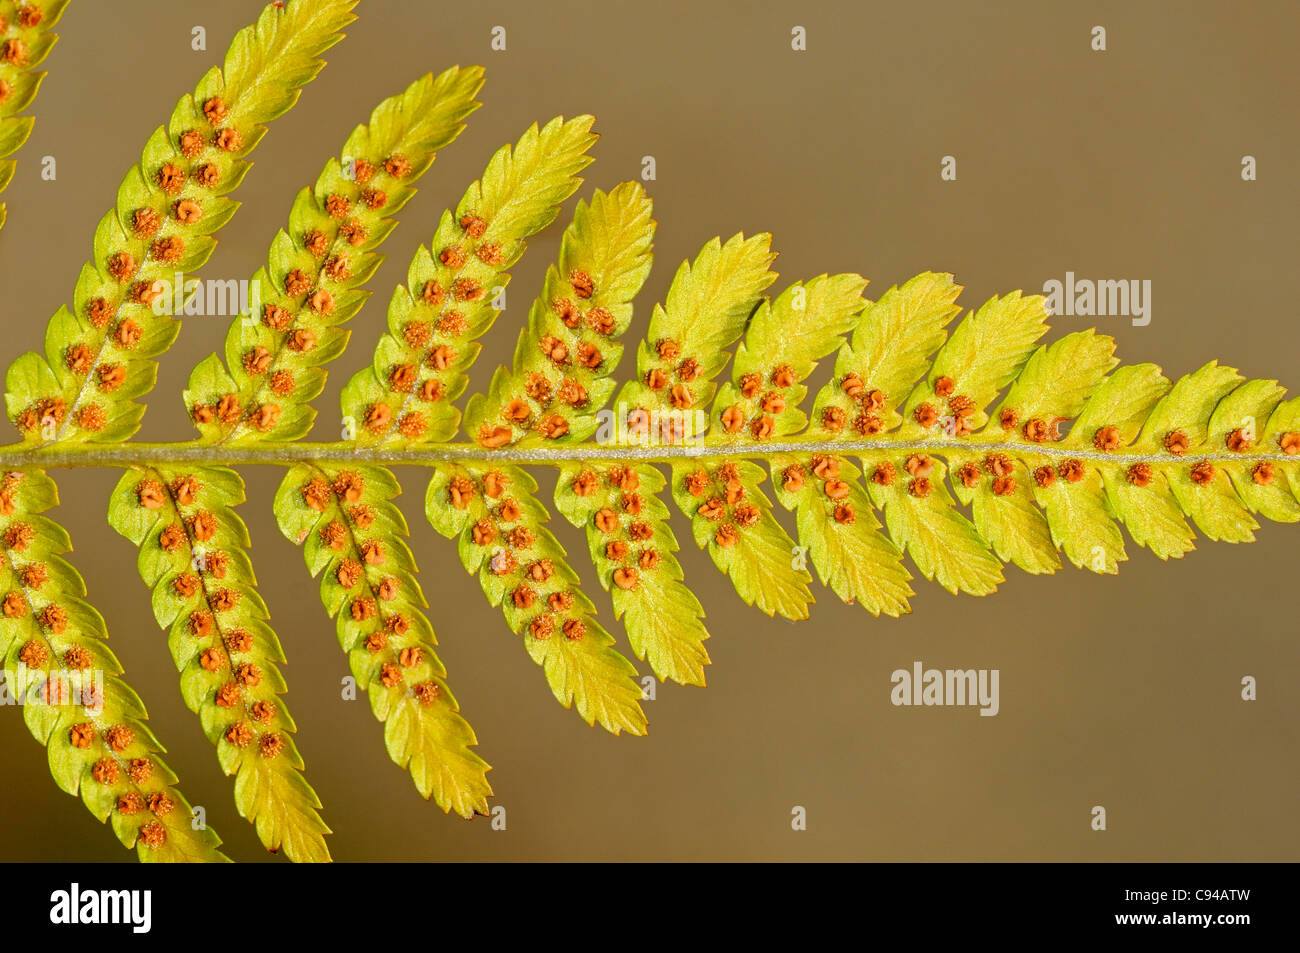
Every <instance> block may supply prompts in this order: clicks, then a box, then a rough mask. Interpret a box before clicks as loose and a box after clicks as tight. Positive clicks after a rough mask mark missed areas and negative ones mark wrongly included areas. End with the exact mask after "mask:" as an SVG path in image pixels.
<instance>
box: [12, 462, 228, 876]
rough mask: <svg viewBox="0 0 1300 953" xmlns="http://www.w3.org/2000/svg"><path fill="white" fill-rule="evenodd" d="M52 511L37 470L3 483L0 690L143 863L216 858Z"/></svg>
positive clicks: (64, 784) (60, 771)
mask: <svg viewBox="0 0 1300 953" xmlns="http://www.w3.org/2000/svg"><path fill="white" fill-rule="evenodd" d="M57 504H58V491H57V490H56V488H55V486H54V481H53V480H51V479H50V478H49V477H48V476H47V475H46V474H45V473H44V472H43V471H41V470H28V471H25V472H12V473H9V474H7V475H6V476H5V477H4V479H3V481H0V544H2V545H3V556H4V558H3V559H2V560H0V586H2V587H3V589H4V593H5V594H4V596H3V602H2V604H0V609H2V611H3V619H0V652H3V654H4V677H5V681H4V691H5V692H6V693H7V694H8V695H9V696H10V703H15V702H17V703H20V704H22V705H23V717H24V720H25V721H26V722H27V727H28V728H29V729H30V730H31V732H32V734H33V735H34V736H35V738H36V740H38V741H39V742H41V744H43V745H45V746H46V747H47V748H48V749H49V763H50V773H51V774H52V775H53V776H54V780H55V782H56V783H57V784H58V785H59V787H60V788H62V789H63V790H64V791H66V792H67V793H68V794H72V795H80V796H81V799H82V801H83V802H84V803H85V805H86V807H87V809H88V810H89V811H90V812H91V813H92V814H94V815H95V817H97V818H98V819H99V820H100V821H104V822H107V821H111V822H112V826H113V831H114V833H115V834H116V835H117V837H118V839H119V840H120V841H121V842H122V843H123V844H124V845H125V846H127V847H135V849H136V853H137V855H138V856H139V858H140V859H141V860H144V861H177V860H192V861H224V860H226V859H227V858H226V857H225V856H224V855H223V854H222V853H221V852H220V851H219V850H218V849H217V848H218V846H219V845H220V844H221V839H220V838H219V837H217V835H216V834H215V833H214V832H212V831H211V830H208V829H207V828H206V826H200V829H198V830H195V829H194V826H193V825H192V817H191V808H190V804H189V802H188V801H187V800H186V799H185V797H184V796H183V795H182V794H181V793H180V792H179V791H178V790H177V789H176V787H175V784H176V776H175V775H174V774H173V773H172V771H171V769H170V768H168V767H167V765H166V764H165V763H164V762H163V760H162V758H161V757H160V755H161V754H162V752H163V748H162V746H161V745H160V744H159V743H158V741H157V739H156V738H154V736H153V733H152V732H151V731H150V730H149V728H148V726H147V725H146V724H145V720H146V719H147V718H148V715H147V713H146V712H145V708H144V703H143V702H142V701H141V700H140V697H139V696H138V695H137V694H136V693H135V692H134V691H132V690H131V688H130V687H128V686H127V685H126V683H125V682H123V681H122V680H121V678H119V675H120V674H121V672H122V667H121V665H120V664H119V663H118V661H117V658H116V657H115V656H114V654H113V652H112V651H111V650H110V649H109V647H108V646H107V645H106V644H105V639H106V638H107V632H106V631H105V626H104V620H103V617H102V616H100V614H99V613H98V612H96V611H95V609H94V608H93V607H91V606H90V604H89V603H87V602H86V601H85V600H84V599H83V597H84V596H85V594H86V586H85V583H84V582H83V580H82V578H81V576H80V574H79V573H78V572H77V571H76V570H75V569H74V568H73V567H72V565H71V564H70V563H68V562H67V560H66V559H64V554H65V553H67V552H68V550H70V549H71V548H72V543H71V541H70V540H69V539H68V534H67V533H66V532H65V531H64V530H63V528H62V527H60V526H59V525H58V524H57V523H55V522H54V521H53V520H50V519H49V518H48V517H45V516H43V515H41V514H43V513H44V512H45V511H46V510H48V509H50V508H51V507H53V506H56V505H57Z"/></svg>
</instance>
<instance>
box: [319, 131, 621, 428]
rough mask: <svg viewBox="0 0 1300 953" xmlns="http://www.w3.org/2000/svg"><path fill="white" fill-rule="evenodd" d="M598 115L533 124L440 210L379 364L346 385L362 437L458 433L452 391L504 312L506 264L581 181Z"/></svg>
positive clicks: (461, 386) (398, 302)
mask: <svg viewBox="0 0 1300 953" xmlns="http://www.w3.org/2000/svg"><path fill="white" fill-rule="evenodd" d="M592 121H593V120H592V117H591V116H578V117H576V118H574V119H570V120H569V121H568V122H565V121H564V119H563V118H561V117H556V118H555V119H552V120H551V121H550V122H548V123H547V124H546V125H545V126H544V127H543V128H542V129H540V130H539V129H538V128H537V125H536V124H534V125H532V126H531V127H529V129H528V130H527V131H526V132H525V133H524V134H523V136H522V137H521V138H520V139H519V141H518V143H516V144H515V146H514V148H513V149H512V148H511V147H510V146H503V147H502V148H501V149H499V150H498V151H497V153H496V154H495V155H494V156H493V157H492V160H491V161H490V162H489V163H488V167H487V169H486V170H485V171H484V173H483V177H482V178H481V179H479V180H478V181H477V182H474V183H473V184H472V185H471V186H470V187H469V188H468V189H467V190H466V191H465V194H464V196H463V197H462V198H461V200H460V202H459V203H458V204H457V206H456V208H455V209H454V210H453V209H447V210H446V211H445V212H443V215H442V219H441V221H440V222H439V224H438V230H437V232H436V233H435V234H434V236H433V240H432V241H431V242H430V244H429V247H428V248H426V247H425V246H423V245H421V246H420V248H419V249H418V250H417V251H416V253H415V256H414V257H413V258H412V259H411V264H410V267H409V269H408V271H407V283H406V285H405V286H404V287H399V288H397V289H396V290H395V291H394V292H393V296H392V299H391V300H390V302H389V305H388V332H387V333H386V334H384V336H383V337H382V338H381V339H380V342H379V346H378V347H377V348H376V349H375V357H374V362H373V365H372V366H371V367H367V368H364V369H362V370H360V371H358V372H357V373H356V374H355V375H354V376H353V377H352V379H351V380H350V381H349V382H348V385H347V387H346V388H344V391H343V397H342V407H343V419H344V420H345V421H349V422H350V423H351V430H352V431H353V433H354V434H355V439H356V440H357V442H358V443H359V444H361V445H362V446H376V445H378V446H408V445H412V444H419V443H422V442H429V441H438V440H447V439H449V438H451V437H452V436H454V435H455V433H456V428H457V425H458V424H459V423H460V411H459V410H458V409H457V408H456V406H455V403H454V401H455V400H456V398H458V397H459V396H460V395H461V394H462V393H463V392H464V390H465V385H466V383H467V381H468V378H467V377H466V372H467V371H468V370H469V367H470V365H471V364H473V363H474V360H475V359H476V358H477V357H478V354H479V351H480V350H481V346H480V345H479V344H478V343H477V339H478V338H479V337H481V336H482V335H483V334H485V333H486V332H487V330H488V329H489V328H490V327H491V326H492V323H493V322H494V321H495V320H496V317H497V315H498V314H499V313H500V309H499V308H498V304H499V303H500V296H501V294H502V293H503V292H504V289H505V287H506V285H507V284H508V283H509V280H510V275H509V274H508V272H507V269H509V268H511V267H513V266H514V264H515V263H516V262H518V260H519V259H520V257H521V256H522V255H523V253H524V251H525V250H526V248H527V244H526V239H528V238H530V237H532V236H533V235H535V234H537V233H538V232H540V231H541V230H542V229H543V228H545V227H546V226H547V225H549V224H550V223H551V222H552V221H554V219H555V216H556V215H557V214H559V210H560V206H561V205H562V204H563V203H564V201H565V199H567V198H568V197H569V196H570V195H572V194H573V192H574V190H576V189H577V187H578V185H579V184H580V183H581V181H582V180H581V179H580V178H578V173H579V172H581V171H582V170H583V169H584V168H586V166H587V165H588V164H589V163H590V162H591V159H590V157H588V156H587V154H586V153H587V150H588V149H590V148H591V146H592V144H593V143H594V142H595V141H596V136H595V135H594V134H593V133H592V132H591V124H592ZM435 252H436V255H435Z"/></svg>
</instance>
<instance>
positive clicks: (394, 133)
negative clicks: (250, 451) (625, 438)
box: [186, 67, 492, 817]
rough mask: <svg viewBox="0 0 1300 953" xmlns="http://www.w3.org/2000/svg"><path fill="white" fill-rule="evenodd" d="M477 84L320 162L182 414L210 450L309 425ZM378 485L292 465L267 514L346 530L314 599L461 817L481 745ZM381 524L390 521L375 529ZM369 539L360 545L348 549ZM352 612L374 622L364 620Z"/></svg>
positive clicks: (370, 474)
mask: <svg viewBox="0 0 1300 953" xmlns="http://www.w3.org/2000/svg"><path fill="white" fill-rule="evenodd" d="M481 86H482V70H481V69H480V68H478V67H471V68H469V69H460V68H458V67H457V68H452V69H449V70H447V71H446V72H444V73H443V74H441V75H440V76H438V77H437V78H436V79H435V78H434V77H432V76H425V77H423V78H422V79H420V80H417V81H416V82H415V83H413V84H412V85H411V86H410V87H409V88H408V89H407V90H406V91H405V92H404V93H402V94H400V95H398V96H394V97H392V98H390V99H388V100H385V101H384V102H383V103H381V104H380V105H379V106H378V107H376V109H375V111H374V112H373V114H372V116H371V121H370V124H369V126H360V127H358V128H357V129H356V131H354V132H353V134H352V136H351V137H350V138H349V139H348V142H347V144H346V145H345V146H344V149H343V154H342V158H340V159H339V160H330V162H329V163H327V164H326V167H325V170H324V171H323V172H322V173H321V177H320V179H319V180H318V181H317V183H316V187H315V189H314V190H307V189H304V190H303V191H302V192H301V193H300V194H299V196H298V200H297V202H295V204H294V208H293V211H292V213H291V215H290V229H289V232H288V233H286V232H283V231H281V232H280V233H279V234H278V235H277V236H276V239H275V242H274V243H273V244H272V249H271V261H270V266H269V268H270V273H271V275H272V276H273V282H274V289H275V290H274V293H273V300H272V301H270V302H268V303H267V304H266V306H265V310H264V311H263V312H262V314H261V321H260V323H254V322H250V321H235V322H234V323H232V325H231V329H230V333H229V335H228V336H227V342H226V361H227V363H228V364H229V367H230V370H229V371H227V370H226V368H225V367H223V366H222V365H221V362H220V360H219V359H218V358H217V357H216V356H215V355H213V356H212V357H210V358H208V359H207V360H206V361H205V362H203V363H202V364H200V365H199V367H198V368H196V369H195V372H194V374H193V375H192V376H191V382H190V389H189V390H188V391H187V392H186V403H187V406H188V407H189V408H190V410H191V414H192V416H193V417H194V419H195V420H196V422H198V423H199V424H200V428H199V429H200V431H201V433H202V434H203V440H204V442H208V443H231V444H237V443H246V444H247V443H258V442H263V441H271V440H279V441H284V440H296V439H298V438H299V437H301V436H302V435H303V434H305V433H306V432H307V430H309V429H310V427H311V424H312V421H313V420H314V418H315V413H316V412H315V410H314V409H312V407H311V406H310V404H309V403H308V401H310V400H311V399H312V398H314V397H315V396H317V395H318V394H319V393H320V391H321V389H322V388H323V387H324V384H325V373H326V372H325V370H324V366H323V365H324V364H326V363H327V362H329V361H330V360H333V359H334V358H336V357H338V356H339V355H340V354H341V353H342V352H343V350H344V348H345V347H346V345H347V340H348V332H347V331H345V330H342V329H340V328H339V327H338V326H337V325H338V324H340V323H341V322H343V321H345V320H347V319H348V318H350V317H351V316H352V315H354V314H355V313H356V312H357V311H358V310H359V309H360V307H361V306H362V304H363V303H364V301H365V300H366V298H367V297H368V295H369V292H367V291H364V290H362V286H363V285H364V284H365V282H366V281H367V280H368V279H369V278H370V277H371V276H372V275H373V274H374V272H375V270H376V269H377V267H378V265H379V263H380V261H381V256H379V255H378V254H377V253H376V251H375V250H376V249H377V248H378V247H379V245H380V244H381V243H382V242H383V241H384V239H385V238H387V236H388V235H389V233H390V232H391V231H392V228H393V226H394V224H395V222H394V220H393V219H391V218H385V217H383V215H384V213H392V212H396V211H397V210H399V209H400V208H401V207H402V206H403V205H405V203H406V202H407V201H408V200H409V199H410V197H411V196H412V195H413V194H414V188H413V183H414V181H415V180H416V179H418V178H419V177H420V176H421V175H423V174H424V173H425V172H426V171H427V170H428V168H429V167H430V165H431V164H432V162H433V159H434V156H435V154H436V152H437V151H438V150H439V149H441V148H442V147H443V146H446V145H448V144H449V143H451V142H452V141H453V140H454V139H455V138H456V137H457V136H458V135H459V134H460V132H461V130H462V129H463V128H464V124H463V122H462V120H463V119H464V118H465V117H467V116H468V115H469V114H470V113H471V112H473V111H474V109H476V108H477V105H478V104H477V103H475V102H474V96H475V94H476V93H477V92H478V90H479V88H480V87H481ZM347 169H350V172H351V174H348V172H347V171H345V170H347ZM353 249H356V250H355V251H354V250H353ZM266 276H267V271H266V270H265V269H264V270H263V271H260V272H259V273H258V275H257V277H256V278H254V281H255V282H258V283H265V282H266V281H267V277H266ZM280 401H283V404H281V403H280ZM282 407H287V410H284V411H283V412H282ZM223 417H224V418H225V419H223ZM334 487H340V488H341V489H340V490H339V492H340V493H341V494H343V495H342V496H340V497H339V500H342V501H343V502H338V501H337V500H335V499H334V497H333V496H332V495H331V494H333V493H334V490H333V488H334ZM385 487H391V491H390V492H389V494H388V495H389V496H395V495H397V493H398V492H400V490H399V489H398V487H397V481H396V478H394V477H393V475H392V474H391V473H389V472H388V471H386V470H384V469H382V468H369V469H364V470H363V471H356V470H348V471H340V472H335V471H327V470H323V469H321V468H315V467H308V468H301V467H300V468H294V469H291V470H290V471H289V472H288V473H286V475H285V478H284V480H283V482H282V483H281V487H280V491H279V494H278V496H277V500H278V503H277V507H276V513H277V518H278V521H279V524H280V527H281V530H282V531H283V532H284V533H285V534H286V535H287V536H288V537H289V539H290V540H291V541H293V542H294V543H295V544H299V545H302V544H303V543H304V542H306V541H308V540H311V539H315V540H317V542H319V538H318V537H317V536H313V533H319V532H330V533H337V532H339V531H340V530H341V528H343V527H348V528H350V529H349V534H348V536H347V538H346V540H345V539H344V538H343V537H341V536H340V537H337V538H335V537H331V539H330V546H329V548H327V550H326V552H327V553H328V552H335V553H337V554H338V556H337V560H336V564H335V565H333V566H331V567H330V572H329V573H328V574H327V575H326V576H325V577H324V579H323V580H322V592H321V594H322V599H323V601H324V603H325V607H326V609H327V610H328V611H329V613H330V615H331V616H332V617H337V619H338V625H339V632H340V640H341V641H342V643H343V647H344V649H345V651H347V652H348V653H349V657H350V660H351V663H352V667H353V671H354V675H355V677H356V678H357V681H358V684H359V687H360V688H361V689H362V690H363V691H368V692H369V694H370V699H371V710H372V711H373V712H374V714H375V716H376V717H377V718H379V720H380V721H383V722H385V742H386V745H387V747H388V751H389V754H390V756H391V757H392V759H393V760H394V761H395V762H396V763H397V764H398V765H399V766H400V767H402V768H404V769H407V770H408V771H409V772H410V774H411V776H412V779H413V780H414V782H415V784H416V787H417V789H418V790H419V791H420V793H421V794H422V795H423V796H424V797H426V798H428V797H433V798H436V800H437V803H438V804H439V806H441V807H442V808H443V810H444V811H449V810H455V811H456V812H457V813H459V814H461V815H463V816H466V817H468V816H471V815H473V814H474V813H476V812H477V813H486V812H487V801H486V798H487V796H488V795H490V794H491V793H492V791H491V788H490V787H489V786H488V784H487V781H486V778H485V773H486V771H487V770H488V766H487V764H486V763H485V762H484V761H483V760H482V759H481V758H479V757H478V755H476V754H475V753H474V752H473V751H471V750H470V748H471V747H472V746H473V745H475V744H477V739H476V738H475V737H474V733H473V730H472V729H471V728H470V726H469V724H468V723H467V722H466V721H465V720H464V718H462V717H461V716H460V714H459V706H458V704H457V702H456V700H455V697H454V696H452V695H451V692H450V690H449V689H448V688H447V685H446V681H445V679H446V671H445V669H444V668H443V666H442V663H441V662H440V661H439V660H438V657H437V655H436V654H435V653H434V651H433V645H434V644H435V640H434V637H433V628H432V626H431V625H430V624H429V622H428V619H427V618H426V617H425V616H424V615H423V613H421V612H420V611H419V607H420V606H423V605H425V603H424V601H423V596H422V595H421V594H420V590H419V586H418V584H417V583H416V581H415V562H414V559H413V558H412V557H411V555H410V551H409V549H407V547H406V545H405V543H404V542H403V541H402V540H401V538H400V536H401V535H404V534H405V533H406V527H405V523H404V522H402V520H401V515H400V513H399V511H398V510H397V509H396V507H395V506H393V504H391V503H389V502H388V496H385V495H383V493H384V488H385ZM336 503H337V505H334V504H336ZM345 503H346V504H347V505H346V509H345V506H344V504H345ZM376 513H379V514H381V515H382V516H383V517H384V518H383V519H380V520H379V521H378V522H374V521H373V520H374V517H375V514H376ZM367 515H368V516H369V519H367ZM317 524H319V526H317ZM363 530H364V531H365V533H366V535H365V538H364V539H358V538H357V536H356V533H358V532H362V531H363ZM367 553H372V554H373V553H383V554H385V555H384V562H388V561H389V554H391V563H392V564H391V565H390V566H388V567H386V568H387V573H386V574H384V575H382V577H381V578H376V579H363V578H361V576H356V577H355V578H354V577H353V575H352V574H353V573H354V571H356V568H357V567H369V566H372V565H377V564H374V563H372V562H371V561H370V560H369V559H367V558H366V554H367ZM304 554H305V555H306V557H307V561H308V566H309V568H311V570H312V574H313V575H317V574H319V573H320V572H321V571H322V570H323V569H325V568H326V565H325V563H323V562H321V561H320V560H319V558H318V557H319V550H318V548H317V543H308V545H307V547H306V549H305V551H304ZM344 579H351V582H350V584H349V586H348V587H347V588H349V589H357V590H358V592H360V593H364V594H359V595H357V596H356V597H355V598H352V599H350V600H343V601H340V600H339V599H337V598H335V597H334V596H335V595H337V593H334V594H333V595H331V594H328V593H329V589H328V587H330V586H331V585H332V586H333V587H334V588H335V589H340V590H341V587H342V580H344ZM331 580H333V581H332V582H331ZM399 591H400V598H399V596H398V595H397V593H398V592H399ZM394 600H396V601H394ZM362 607H367V609H366V611H367V612H369V613H370V614H368V615H366V616H364V617H361V616H360V613H361V612H362ZM352 611H355V612H356V613H358V617H357V618H355V619H352V621H351V622H349V621H348V619H349V617H348V616H347V615H346V613H347V612H352ZM362 623H365V625H362ZM348 626H351V628H348ZM359 626H360V627H361V628H362V629H364V631H360V630H359V629H358V627H359ZM345 630H346V631H345ZM377 640H378V641H377ZM362 659H366V660H367V661H366V662H365V663H364V664H363V663H362V661H361V660H362Z"/></svg>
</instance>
